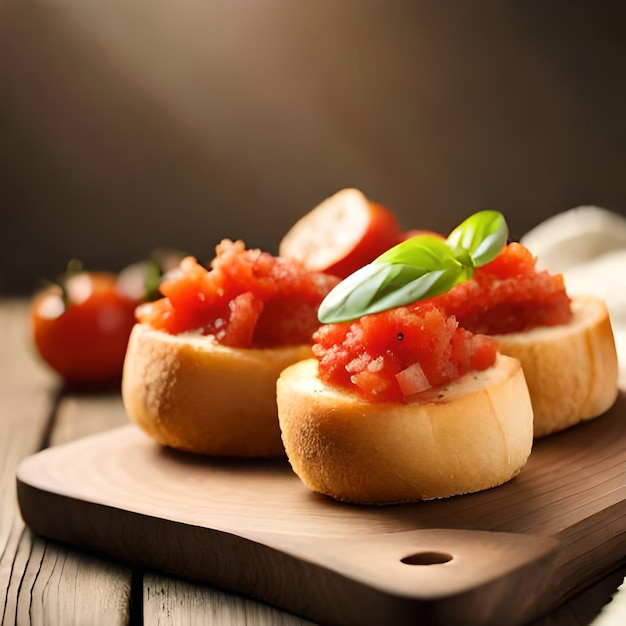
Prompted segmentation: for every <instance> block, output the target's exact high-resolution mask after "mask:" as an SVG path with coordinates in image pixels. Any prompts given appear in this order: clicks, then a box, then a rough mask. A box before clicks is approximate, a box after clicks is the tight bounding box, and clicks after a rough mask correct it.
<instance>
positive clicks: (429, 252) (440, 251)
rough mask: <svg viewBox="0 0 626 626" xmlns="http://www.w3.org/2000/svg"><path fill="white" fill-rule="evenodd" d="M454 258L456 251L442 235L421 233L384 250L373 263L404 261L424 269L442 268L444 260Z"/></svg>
mask: <svg viewBox="0 0 626 626" xmlns="http://www.w3.org/2000/svg"><path fill="white" fill-rule="evenodd" d="M452 259H454V252H453V250H452V249H451V248H450V246H449V245H448V244H447V242H446V241H445V240H444V239H442V238H441V237H435V236H433V235H419V236H417V237H412V238H411V239H407V240H406V241H403V242H402V243H399V244H398V245H397V246H394V247H393V248H390V249H389V250H387V252H383V254H381V255H380V256H379V257H378V258H376V259H374V261H372V262H373V263H404V264H406V265H415V266H417V267H421V268H423V269H440V268H441V264H442V262H444V261H447V260H452Z"/></svg>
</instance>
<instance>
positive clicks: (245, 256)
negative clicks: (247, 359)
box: [137, 240, 339, 348]
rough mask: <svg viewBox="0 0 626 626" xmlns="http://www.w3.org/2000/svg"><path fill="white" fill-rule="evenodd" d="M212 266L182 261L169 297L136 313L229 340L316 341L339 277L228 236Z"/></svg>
mask: <svg viewBox="0 0 626 626" xmlns="http://www.w3.org/2000/svg"><path fill="white" fill-rule="evenodd" d="M216 253H217V254H216V257H215V258H214V259H213V261H212V262H211V266H210V269H207V268H205V267H203V266H202V265H200V264H199V263H198V262H197V261H196V259H194V258H193V257H187V258H185V259H183V261H182V262H181V263H180V266H179V267H178V268H177V269H176V270H174V271H173V272H171V273H170V274H168V275H167V276H166V277H165V279H164V280H163V282H162V283H161V286H160V289H161V292H162V293H163V295H164V296H165V297H164V298H162V299H160V300H157V301H155V302H151V303H148V304H145V305H142V306H140V307H138V308H137V319H138V320H139V321H140V322H144V323H147V324H151V325H152V326H153V327H155V328H158V329H161V330H164V331H166V332H168V333H171V334H180V333H183V332H187V331H192V332H199V333H201V334H204V335H213V336H214V337H215V338H216V339H217V341H219V342H220V343H222V344H223V345H227V346H231V347H239V348H250V347H259V348H261V347H262V348H266V347H275V346H281V345H296V344H305V343H311V342H312V335H313V333H314V332H315V330H317V328H318V327H319V322H318V320H317V309H318V307H319V305H320V303H321V301H322V299H323V298H324V296H325V295H326V294H327V293H328V292H329V291H330V290H331V289H332V288H333V287H334V286H335V285H336V284H337V283H338V282H339V280H338V279H337V278H336V277H333V276H329V275H326V274H323V273H319V272H311V271H310V270H307V269H306V268H305V267H304V266H303V265H302V264H300V263H298V262H296V261H290V260H287V259H283V258H277V257H273V256H272V255H270V254H268V253H266V252H262V251H260V250H255V249H250V250H247V249H246V248H245V245H244V243H243V242H242V241H237V242H232V241H229V240H224V241H222V242H221V243H220V244H219V245H218V246H217V248H216Z"/></svg>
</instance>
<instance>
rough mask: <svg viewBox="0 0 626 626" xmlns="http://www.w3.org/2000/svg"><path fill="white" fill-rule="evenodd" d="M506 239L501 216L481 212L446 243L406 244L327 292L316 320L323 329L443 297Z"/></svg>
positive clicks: (429, 239)
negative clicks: (320, 323) (363, 316)
mask: <svg viewBox="0 0 626 626" xmlns="http://www.w3.org/2000/svg"><path fill="white" fill-rule="evenodd" d="M507 238H508V228H507V225H506V221H505V220H504V217H503V216H502V214H501V213H498V212H497V211H481V212H479V213H476V214H474V215H472V216H471V217H469V218H468V219H467V220H465V221H464V222H463V223H462V224H461V225H460V226H458V227H457V228H455V229H454V230H453V231H452V233H451V234H450V236H449V237H448V238H447V239H445V240H444V239H442V238H439V237H435V236H433V235H420V236H418V237H413V238H411V239H407V240H406V241H403V242H402V243H400V244H398V245H397V246H394V247H393V248H390V249H389V250H387V252H384V253H383V254H381V255H380V256H379V257H378V258H376V259H375V260H374V261H372V262H371V263H370V264H369V265H366V266H365V267H362V268H361V269H359V270H357V271H356V272H354V273H353V274H351V275H350V276H348V277H347V278H346V279H344V280H343V281H342V282H341V283H339V284H338V285H337V286H336V287H335V288H334V289H333V290H331V291H330V293H329V294H328V295H327V296H326V298H324V300H323V302H322V304H321V305H320V308H319V311H318V318H319V320H320V322H322V323H323V324H334V323H339V322H348V321H350V320H353V319H356V318H358V317H361V316H362V315H368V314H371V313H380V312H381V311H385V310H387V309H391V308H395V307H399V306H406V305H408V304H412V303H413V302H417V301H418V300H424V299H426V298H431V297H433V296H437V295H440V294H442V293H446V292H447V291H449V290H450V289H452V288H453V287H454V286H455V285H457V284H459V283H460V282H463V281H466V280H469V279H470V278H471V277H472V275H473V273H474V269H475V268H476V267H480V266H481V265H484V264H485V263H488V262H489V261H492V260H493V259H494V258H495V257H496V256H498V254H499V253H500V251H501V250H502V248H503V247H504V246H505V244H506V241H507Z"/></svg>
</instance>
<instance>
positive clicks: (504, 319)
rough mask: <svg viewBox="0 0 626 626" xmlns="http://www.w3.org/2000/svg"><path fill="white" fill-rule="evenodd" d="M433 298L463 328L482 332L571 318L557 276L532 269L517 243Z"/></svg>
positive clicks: (527, 255) (533, 265) (526, 252)
mask: <svg viewBox="0 0 626 626" xmlns="http://www.w3.org/2000/svg"><path fill="white" fill-rule="evenodd" d="M433 301H434V302H435V303H436V304H437V306H440V307H441V308H442V309H443V310H444V311H446V313H448V315H454V316H455V317H456V319H457V320H458V321H459V324H460V325H461V326H462V327H463V328H466V329H467V330H470V331H472V332H474V333H485V334H487V335H497V334H505V333H513V332H520V331H525V330H530V329H531V328H536V327H537V326H556V325H558V324H567V323H568V322H569V321H570V320H571V317H572V311H571V307H570V305H571V300H570V298H569V296H568V295H567V292H566V291H565V284H564V282H563V276H562V275H561V274H550V273H549V272H547V271H539V270H537V268H536V259H535V257H533V255H532V254H531V253H530V251H529V250H528V248H526V247H525V246H523V245H522V244H519V243H510V244H509V245H508V246H506V247H505V248H504V250H503V251H502V252H501V253H500V254H499V255H498V256H497V257H496V258H495V259H494V260H493V261H491V262H490V263H488V264H487V265H484V266H482V267H479V268H477V269H476V271H475V272H474V276H473V278H472V279H471V280H469V281H467V282H465V283H461V284H460V285H457V286H456V287H455V288H454V289H452V290H451V291H449V292H448V293H446V294H443V295H441V296H437V297H436V298H433Z"/></svg>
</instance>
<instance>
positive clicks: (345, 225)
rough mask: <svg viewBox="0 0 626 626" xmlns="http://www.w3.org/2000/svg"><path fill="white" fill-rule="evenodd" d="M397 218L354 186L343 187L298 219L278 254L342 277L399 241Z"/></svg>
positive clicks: (287, 234) (309, 267) (314, 268)
mask: <svg viewBox="0 0 626 626" xmlns="http://www.w3.org/2000/svg"><path fill="white" fill-rule="evenodd" d="M399 238H400V229H399V226H398V222H397V220H396V218H395V216H394V215H393V213H391V211H389V210H388V209H386V208H385V207H383V206H382V205H380V204H377V203H375V202H371V201H369V200H368V199H367V198H366V197H365V196H364V195H363V194H362V193H361V192H360V191H358V190H357V189H343V190H341V191H339V192H337V193H336V194H335V195H333V196H331V197H330V198H328V199H326V200H325V201H324V202H322V203H321V204H320V205H318V206H317V207H315V208H314V209H313V210H311V211H310V212H309V213H307V214H306V215H305V216H304V217H302V218H301V219H300V220H298V221H297V222H296V223H295V224H294V225H293V226H292V228H291V229H290V230H289V231H288V232H287V233H286V234H285V236H284V237H283V239H282V240H281V242H280V246H279V255H280V256H282V257H287V258H291V259H295V260H298V261H300V262H302V263H304V265H305V266H306V267H307V268H308V269H310V270H312V271H315V272H326V273H328V274H333V275H334V276H338V277H339V278H345V277H346V276H348V275H349V274H352V272H355V271H356V270H358V269H359V268H360V267H363V266H364V265H367V264H368V263H370V262H371V261H373V260H374V259H375V258H376V257H377V256H379V255H381V254H382V253H383V252H385V251H386V250H388V249H389V248H391V247H392V246H394V245H395V244H396V243H398V241H399Z"/></svg>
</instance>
